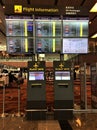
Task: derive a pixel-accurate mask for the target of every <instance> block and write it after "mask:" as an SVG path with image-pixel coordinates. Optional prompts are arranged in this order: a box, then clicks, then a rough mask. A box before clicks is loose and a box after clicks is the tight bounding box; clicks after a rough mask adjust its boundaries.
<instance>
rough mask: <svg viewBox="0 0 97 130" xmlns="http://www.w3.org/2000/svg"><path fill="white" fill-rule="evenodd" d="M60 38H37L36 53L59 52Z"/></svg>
mask: <svg viewBox="0 0 97 130" xmlns="http://www.w3.org/2000/svg"><path fill="white" fill-rule="evenodd" d="M60 52H61V39H59V38H56V39H55V38H37V39H36V53H60Z"/></svg>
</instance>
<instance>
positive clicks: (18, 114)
mask: <svg viewBox="0 0 97 130" xmlns="http://www.w3.org/2000/svg"><path fill="white" fill-rule="evenodd" d="M16 116H17V117H20V116H21V113H20V86H19V85H18V113H17V114H16Z"/></svg>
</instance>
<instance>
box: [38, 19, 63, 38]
mask: <svg viewBox="0 0 97 130" xmlns="http://www.w3.org/2000/svg"><path fill="white" fill-rule="evenodd" d="M61 34H62V33H61V21H60V20H41V21H39V20H38V21H36V36H38V37H46V36H47V37H56V36H61Z"/></svg>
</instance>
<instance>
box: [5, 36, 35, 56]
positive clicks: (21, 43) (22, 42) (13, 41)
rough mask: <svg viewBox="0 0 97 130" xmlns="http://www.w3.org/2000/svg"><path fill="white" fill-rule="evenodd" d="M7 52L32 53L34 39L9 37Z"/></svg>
mask: <svg viewBox="0 0 97 130" xmlns="http://www.w3.org/2000/svg"><path fill="white" fill-rule="evenodd" d="M7 52H8V53H10V54H12V53H16V54H18V53H32V52H33V39H31V38H25V37H22V38H21V37H7Z"/></svg>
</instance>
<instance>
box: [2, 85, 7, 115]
mask: <svg viewBox="0 0 97 130" xmlns="http://www.w3.org/2000/svg"><path fill="white" fill-rule="evenodd" d="M2 106H3V113H2V114H1V117H6V114H5V85H3V105H2Z"/></svg>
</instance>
